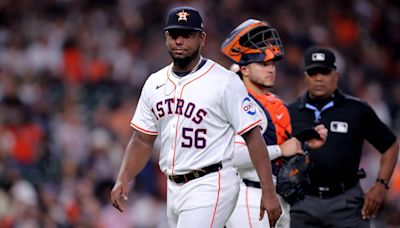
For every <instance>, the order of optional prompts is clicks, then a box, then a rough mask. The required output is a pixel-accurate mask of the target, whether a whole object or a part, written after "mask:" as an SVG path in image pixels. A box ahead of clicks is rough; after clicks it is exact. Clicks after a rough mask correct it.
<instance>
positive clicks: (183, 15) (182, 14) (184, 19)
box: [176, 10, 190, 21]
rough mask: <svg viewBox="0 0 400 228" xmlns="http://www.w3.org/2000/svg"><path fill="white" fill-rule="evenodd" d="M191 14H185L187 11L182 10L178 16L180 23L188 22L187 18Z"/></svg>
mask: <svg viewBox="0 0 400 228" xmlns="http://www.w3.org/2000/svg"><path fill="white" fill-rule="evenodd" d="M189 15H190V14H189V13H188V12H185V10H182V11H181V12H179V13H177V14H176V16H178V21H187V17H188V16H189Z"/></svg>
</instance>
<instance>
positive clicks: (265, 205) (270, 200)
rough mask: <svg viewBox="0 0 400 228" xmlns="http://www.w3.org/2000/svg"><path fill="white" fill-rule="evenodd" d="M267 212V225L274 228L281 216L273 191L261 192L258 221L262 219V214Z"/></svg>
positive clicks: (279, 206)
mask: <svg viewBox="0 0 400 228" xmlns="http://www.w3.org/2000/svg"><path fill="white" fill-rule="evenodd" d="M265 210H266V211H267V214H268V220H269V225H270V226H271V227H274V226H275V224H276V222H277V221H278V219H279V217H280V216H281V214H282V209H281V205H280V204H279V200H278V198H277V196H276V193H275V190H274V189H272V190H263V192H262V195H261V205H260V218H259V219H260V220H262V219H263V218H264V212H265Z"/></svg>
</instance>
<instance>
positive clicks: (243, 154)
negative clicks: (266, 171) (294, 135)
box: [232, 135, 282, 169]
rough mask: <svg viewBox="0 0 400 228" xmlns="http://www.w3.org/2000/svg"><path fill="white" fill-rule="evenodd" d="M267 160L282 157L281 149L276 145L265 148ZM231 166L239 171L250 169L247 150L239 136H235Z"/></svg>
mask: <svg viewBox="0 0 400 228" xmlns="http://www.w3.org/2000/svg"><path fill="white" fill-rule="evenodd" d="M267 149H268V156H269V159H270V160H271V161H272V160H274V159H277V158H279V157H281V156H282V152H281V149H280V147H279V146H278V145H269V146H267ZM232 162H233V165H234V166H235V167H236V168H239V169H247V168H252V167H253V163H252V161H251V158H250V154H249V150H248V149H247V145H246V141H244V139H243V138H242V137H241V136H239V135H236V136H235V150H234V151H233V159H232Z"/></svg>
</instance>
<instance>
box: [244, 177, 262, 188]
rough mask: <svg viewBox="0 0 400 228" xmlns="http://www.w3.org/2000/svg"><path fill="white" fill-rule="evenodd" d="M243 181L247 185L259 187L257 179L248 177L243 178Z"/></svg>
mask: <svg viewBox="0 0 400 228" xmlns="http://www.w3.org/2000/svg"><path fill="white" fill-rule="evenodd" d="M243 183H244V184H245V185H246V186H247V187H253V188H261V184H260V182H257V181H251V180H248V179H243Z"/></svg>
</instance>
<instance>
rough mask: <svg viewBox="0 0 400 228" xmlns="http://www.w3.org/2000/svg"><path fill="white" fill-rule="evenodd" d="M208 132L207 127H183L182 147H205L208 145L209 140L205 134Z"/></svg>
mask: <svg viewBox="0 0 400 228" xmlns="http://www.w3.org/2000/svg"><path fill="white" fill-rule="evenodd" d="M206 134H207V129H203V128H199V129H193V128H188V127H184V128H183V129H182V137H183V140H182V147H185V148H192V147H193V146H194V147H195V148H196V149H204V148H205V147H206V144H207V141H206V138H205V135H206Z"/></svg>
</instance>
